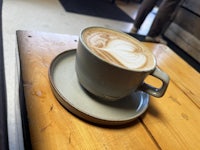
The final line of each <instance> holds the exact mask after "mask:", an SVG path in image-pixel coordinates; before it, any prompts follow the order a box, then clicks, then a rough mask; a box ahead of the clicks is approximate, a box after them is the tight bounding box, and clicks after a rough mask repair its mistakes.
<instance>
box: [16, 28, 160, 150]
mask: <svg viewBox="0 0 200 150" xmlns="http://www.w3.org/2000/svg"><path fill="white" fill-rule="evenodd" d="M17 39H18V46H19V52H20V60H21V69H22V77H23V82H24V94H25V99H26V106H27V114H28V121H29V128H30V136H31V143H32V146H33V149H37V150H40V149H41V150H45V149H48V150H51V149H52V150H55V149H59V150H62V149H63V150H64V149H133V148H136V149H145V148H146V147H147V143H148V149H158V148H159V147H158V145H157V144H156V142H155V141H154V139H152V137H151V136H150V135H149V132H148V131H147V130H146V128H144V126H143V124H142V123H141V122H139V120H135V122H133V123H132V124H130V125H129V126H125V127H118V128H108V127H101V126H96V125H93V124H90V123H87V122H85V121H83V120H81V119H79V118H77V117H75V116H74V115H72V114H71V113H69V112H68V111H67V110H66V109H64V108H63V107H62V106H61V105H60V103H59V102H58V101H57V100H56V99H55V97H54V95H53V93H52V91H51V88H50V84H49V80H48V68H49V65H50V62H51V60H52V59H53V58H54V57H55V56H56V55H57V54H59V53H61V52H62V51H64V50H67V49H73V48H76V47H77V40H78V39H77V36H69V35H59V34H50V33H39V32H26V31H18V32H17Z"/></svg>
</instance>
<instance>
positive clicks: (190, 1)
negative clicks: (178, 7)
mask: <svg viewBox="0 0 200 150" xmlns="http://www.w3.org/2000/svg"><path fill="white" fill-rule="evenodd" d="M183 6H184V7H185V8H187V9H189V10H191V11H192V12H194V13H196V14H198V15H200V9H199V8H200V1H198V0H184V3H183Z"/></svg>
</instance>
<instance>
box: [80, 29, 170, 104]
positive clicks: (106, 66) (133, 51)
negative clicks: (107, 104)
mask: <svg viewBox="0 0 200 150" xmlns="http://www.w3.org/2000/svg"><path fill="white" fill-rule="evenodd" d="M76 74H77V77H78V80H79V82H80V84H81V85H82V87H84V88H85V89H86V90H87V91H89V92H90V93H92V94H93V95H96V96H97V97H100V98H102V99H104V100H109V101H114V100H118V99H122V98H124V97H126V96H128V95H129V94H131V92H135V91H138V90H140V91H144V92H146V93H148V94H150V95H153V96H155V97H162V96H163V95H164V93H165V91H166V89H167V87H168V83H169V77H168V75H167V74H166V73H165V72H163V71H161V70H160V69H159V68H158V67H157V66H156V59H155V57H154V55H153V54H152V53H151V52H150V50H149V49H148V48H147V47H146V46H144V45H143V44H142V43H141V42H140V41H138V40H136V39H135V38H133V37H131V36H129V35H127V34H125V33H122V32H119V31H115V30H112V29H107V28H103V27H88V28H86V29H84V30H82V32H81V34H80V38H79V43H78V48H77V53H76ZM148 75H151V76H154V77H155V78H158V79H159V80H161V81H162V85H161V87H160V88H156V87H154V86H153V85H149V84H147V83H145V82H144V80H145V78H146V77H147V76H148Z"/></svg>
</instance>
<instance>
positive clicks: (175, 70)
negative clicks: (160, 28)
mask: <svg viewBox="0 0 200 150" xmlns="http://www.w3.org/2000/svg"><path fill="white" fill-rule="evenodd" d="M145 44H146V45H147V46H148V47H149V48H150V49H151V50H153V54H154V55H155V56H156V59H157V63H158V66H159V67H160V68H161V69H163V70H164V71H165V72H167V74H169V76H170V79H171V82H173V83H174V84H175V85H176V86H177V87H178V88H179V89H180V90H181V91H182V92H183V93H184V94H185V95H187V96H188V97H189V98H190V100H191V101H192V102H193V103H195V105H197V106H198V107H199V108H200V90H199V89H200V84H199V82H198V81H199V79H200V74H199V73H198V72H197V71H196V70H194V69H193V68H192V67H191V66H190V65H189V64H187V63H186V62H185V61H184V60H183V59H181V58H180V57H179V56H178V55H176V54H175V53H174V52H173V51H172V50H170V49H169V48H168V47H167V46H165V45H162V44H157V45H155V44H151V43H145Z"/></svg>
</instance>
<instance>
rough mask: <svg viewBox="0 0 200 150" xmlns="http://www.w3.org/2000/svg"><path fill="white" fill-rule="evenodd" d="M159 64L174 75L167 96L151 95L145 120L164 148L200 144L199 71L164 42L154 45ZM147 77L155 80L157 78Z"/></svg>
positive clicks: (189, 147)
mask: <svg viewBox="0 0 200 150" xmlns="http://www.w3.org/2000/svg"><path fill="white" fill-rule="evenodd" d="M146 44H147V45H148V47H151V49H153V53H154V55H155V56H156V57H157V61H158V66H159V67H160V68H161V69H162V70H164V71H166V72H167V73H168V74H169V76H170V77H171V82H170V84H169V87H168V90H167V92H166V94H165V95H164V97H162V98H160V99H157V98H154V97H151V101H150V106H149V109H148V111H147V113H146V115H145V116H144V117H143V122H144V124H145V125H146V127H147V128H148V130H149V131H150V132H151V133H152V136H153V137H154V138H155V140H156V141H159V146H160V147H161V149H163V150H164V149H166V150H168V149H181V150H184V149H185V150H188V149H194V150H197V149H199V147H200V143H199V141H200V136H199V133H200V117H199V114H200V109H199V108H200V91H199V89H200V84H199V79H200V75H199V73H198V72H196V71H195V70H194V69H192V68H191V67H190V66H189V65H188V64H186V63H185V62H184V61H183V60H182V59H180V58H179V57H178V56H177V55H175V54H174V53H173V52H172V51H171V50H170V49H169V48H168V47H167V46H165V45H152V44H149V43H146ZM147 81H149V82H152V83H156V82H157V81H156V79H154V78H150V79H147Z"/></svg>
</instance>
